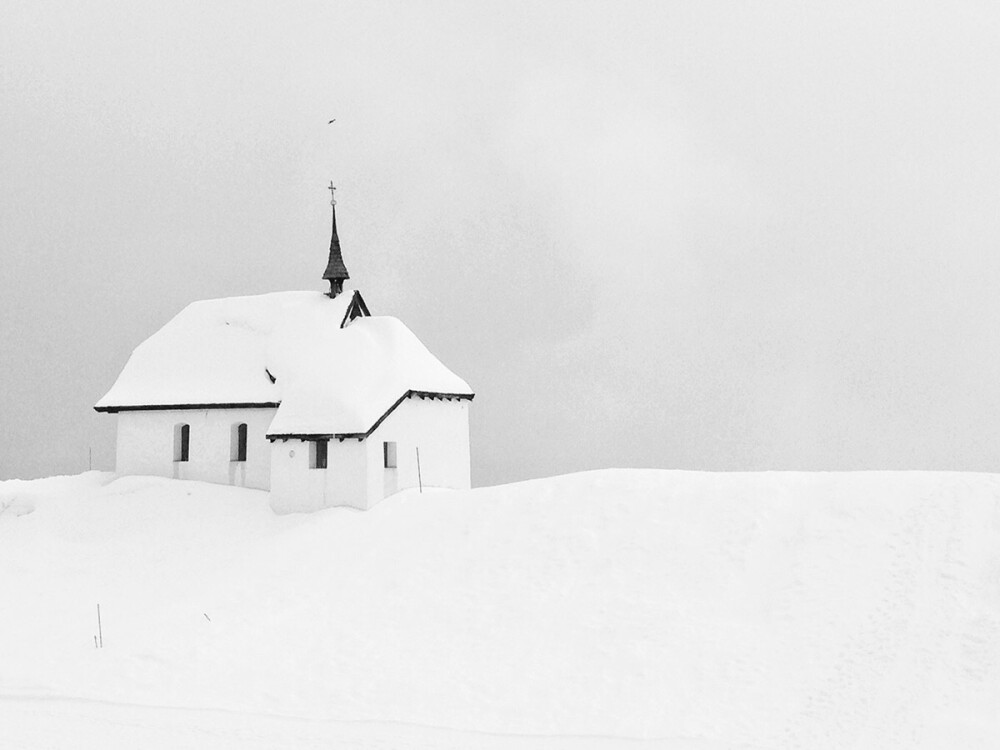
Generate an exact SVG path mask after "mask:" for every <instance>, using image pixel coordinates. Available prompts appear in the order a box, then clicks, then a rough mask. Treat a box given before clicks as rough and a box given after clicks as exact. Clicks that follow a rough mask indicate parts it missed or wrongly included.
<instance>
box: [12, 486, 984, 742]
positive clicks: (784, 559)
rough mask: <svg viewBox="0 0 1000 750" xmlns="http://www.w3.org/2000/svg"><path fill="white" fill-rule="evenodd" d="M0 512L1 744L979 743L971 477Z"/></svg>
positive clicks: (509, 489) (141, 496) (83, 498)
mask: <svg viewBox="0 0 1000 750" xmlns="http://www.w3.org/2000/svg"><path fill="white" fill-rule="evenodd" d="M15 505H16V506H17V507H18V508H22V509H28V508H33V509H34V510H33V511H30V512H29V511H27V510H25V511H24V512H22V513H21V514H19V515H17V514H14V513H11V512H0V571H2V573H0V602H2V606H3V617H2V618H0V722H2V723H3V725H5V726H7V728H8V729H7V731H8V732H10V731H19V732H21V734H20V735H18V736H20V737H21V738H22V745H23V746H25V747H32V746H39V747H41V746H47V745H48V746H59V747H62V746H66V747H80V746H82V745H81V744H80V742H81V740H80V738H81V737H88V736H90V734H89V733H88V729H87V728H88V727H100V726H106V725H108V723H109V722H110V723H112V724H114V725H115V726H116V727H119V729H121V727H122V725H123V722H124V724H128V725H129V726H130V727H131V729H128V728H126V729H122V730H121V731H123V732H125V734H124V735H123V737H125V736H126V735H128V732H133V734H132V735H128V737H131V738H132V739H131V740H127V741H126V739H123V740H122V741H123V743H125V744H124V745H123V746H127V745H128V744H130V742H132V741H138V740H139V739H142V737H143V736H146V735H143V732H146V733H147V735H148V736H150V737H152V736H156V737H171V736H172V737H174V738H175V739H177V741H178V742H180V743H181V744H185V745H186V746H204V747H212V748H215V747H226V748H228V747H257V746H261V747H263V746H267V745H266V742H267V741H269V740H267V737H272V735H269V734H268V732H273V733H275V734H274V735H273V736H279V733H280V732H282V731H285V730H283V729H281V728H280V727H286V729H287V726H286V724H283V722H298V724H297V725H296V726H300V727H301V726H308V727H311V728H310V729H309V730H308V731H306V732H305V733H304V734H303V733H300V734H301V735H302V741H301V742H298V743H293V744H296V746H298V747H309V746H310V744H309V742H310V741H311V740H309V738H310V737H313V738H314V739H316V742H317V743H320V742H326V743H327V744H326V745H320V744H316V746H317V747H318V746H330V745H329V743H330V742H331V741H333V740H334V739H337V738H339V740H337V741H342V742H345V743H347V742H348V739H345V738H350V737H354V740H353V744H350V743H349V744H345V745H344V746H345V747H346V746H353V747H364V746H372V747H376V746H379V747H409V746H411V744H412V745H413V746H421V744H422V745H423V746H435V747H450V746H452V745H451V744H449V743H454V746H456V747H460V746H464V747H473V748H474V747H492V746H503V747H508V746H510V747H535V746H538V747H540V746H541V745H538V744H532V743H537V742H540V741H542V740H541V739H537V738H539V737H541V736H548V737H549V739H550V740H551V742H553V743H555V742H557V741H558V742H559V743H568V744H566V745H565V746H567V747H569V746H572V747H597V746H600V747H619V746H621V747H626V746H628V747H631V746H633V745H635V746H641V747H664V748H699V749H700V748H711V749H712V750H714V749H715V748H723V747H726V748H728V747H734V748H735V747H744V748H802V747H809V748H851V747H857V748H861V747H877V748H894V747H898V748H915V747H917V748H919V747H959V746H961V747H969V748H973V747H983V748H987V747H996V746H998V745H1000V719H998V714H1000V710H998V708H1000V476H993V475H975V474H948V473H925V472H906V473H890V472H885V473H882V472H873V473H865V472H862V473H847V474H799V473H761V474H705V473H695V472H665V471H637V470H617V471H615V470H612V471H599V472H588V473H584V474H576V475H570V476H565V477H556V478H552V479H545V480H537V481H532V482H525V483H520V484H514V485H506V486H502V487H493V488H485V489H477V490H472V491H469V492H451V491H434V492H425V493H424V494H419V493H417V492H416V491H413V492H406V493H401V494H399V495H396V496H394V497H392V498H389V499H387V500H386V501H384V502H383V503H381V504H380V505H378V506H376V507H375V508H374V509H373V510H371V511H368V512H365V513H359V512H355V511H351V510H346V509H333V510H329V511H324V512H322V513H318V514H313V515H308V516H285V517H277V516H274V515H273V514H272V513H271V512H270V511H269V510H268V508H267V495H266V493H263V492H255V491H251V490H241V489H234V488H229V487H220V486H214V485H207V484H201V483H196V482H179V481H173V480H167V479H157V478H149V477H125V478H121V479H115V478H114V476H113V475H109V474H99V473H97V472H90V473H87V474H84V475H81V476H79V477H64V478H53V479H48V480H39V481H35V482H18V481H10V482H3V483H0V509H2V508H4V507H5V506H7V507H8V508H13V507H15ZM97 602H100V603H101V609H102V616H103V629H104V644H105V647H104V649H101V650H98V649H95V648H94V645H93V636H94V634H96V631H97V624H96V612H95V605H96V603H97ZM86 701H96V702H98V703H87V702H86ZM67 706H69V707H70V708H66V707H67ZM87 706H89V708H86V707H87ZM143 706H145V707H147V708H141V707H143ZM123 716H124V717H131V718H130V719H127V720H126V719H123V718H122V717H123ZM18 717H20V718H18ZM32 717H34V718H32ZM44 717H50V718H49V719H48V720H46V719H45V718H44ZM55 717H59V719H58V720H55V721H54V720H52V719H54V718H55ZM115 717H117V718H115ZM213 717H215V718H213ZM219 717H222V718H219ZM233 717H237V718H233ZM129 722H131V724H129ZM358 722H362V724H359V723H358ZM364 722H367V724H364ZM244 725H245V726H246V727H248V728H247V729H246V730H245V731H243V730H239V729H238V727H239V726H244ZM157 726H158V727H160V729H159V730H152V729H150V727H157ZM58 727H63V729H58ZM67 727H68V728H69V729H67ZM73 727H77V729H76V730H75V731H73V735H74V736H75V737H76V743H75V744H74V743H73V742H69V743H68V744H61V741H60V739H59V735H58V732H60V731H63V732H67V731H70V730H71V729H72V728H73ZM199 727H201V729H199ZM366 727H367V728H366ZM407 727H409V729H407ZM95 731H96V730H95ZM171 732H173V734H171ZM352 732H353V733H354V734H351V733H352ZM54 733H55V734H54ZM191 733H193V734H194V735H197V736H198V737H201V738H202V739H204V741H205V743H208V744H203V745H197V743H193V741H192V742H188V739H190V737H189V735H190V734H191ZM435 733H437V734H435ZM95 736H96V735H95ZM296 736H298V735H296ZM32 738H34V739H32ZM185 738H187V739H185ZM261 738H264V739H261ZM470 738H472V739H470ZM490 738H492V739H490ZM556 738H563V739H558V740H557V739H556ZM574 738H575V739H574ZM258 741H259V742H261V743H264V744H259V745H258V744H254V743H255V742H258ZM240 742H243V744H239V743H240ZM489 742H494V743H498V744H495V745H489V744H482V743H489ZM31 743H35V744H31ZM46 743H47V744H46ZM234 743H236V744H234ZM364 743H369V744H368V745H366V744H364ZM406 743H411V744H406ZM477 743H479V744H477ZM956 743H958V744H956ZM95 746H96V744H95ZM164 746H166V745H164ZM271 746H273V744H272V745H271ZM549 746H551V747H559V745H556V744H551V745H549Z"/></svg>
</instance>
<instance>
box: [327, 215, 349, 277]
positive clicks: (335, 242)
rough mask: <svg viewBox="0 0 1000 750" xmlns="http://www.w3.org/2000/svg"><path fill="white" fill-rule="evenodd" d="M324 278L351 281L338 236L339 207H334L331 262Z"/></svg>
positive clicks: (328, 263)
mask: <svg viewBox="0 0 1000 750" xmlns="http://www.w3.org/2000/svg"><path fill="white" fill-rule="evenodd" d="M323 278H324V279H326V280H328V281H329V280H330V279H349V278H351V276H350V274H348V273H347V266H345V265H344V256H343V255H341V254H340V237H338V236H337V207H336V206H333V234H332V235H331V236H330V260H329V261H328V262H327V264H326V271H325V272H324V273H323Z"/></svg>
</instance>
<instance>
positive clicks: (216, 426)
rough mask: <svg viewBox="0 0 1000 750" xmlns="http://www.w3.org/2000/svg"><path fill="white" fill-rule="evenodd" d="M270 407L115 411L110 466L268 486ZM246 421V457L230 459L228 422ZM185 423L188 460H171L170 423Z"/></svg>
mask: <svg viewBox="0 0 1000 750" xmlns="http://www.w3.org/2000/svg"><path fill="white" fill-rule="evenodd" d="M275 411H276V410H275V409H209V410H194V409H190V410H188V409H179V410H163V411H123V412H119V413H118V442H117V453H116V466H115V468H116V471H117V472H118V473H119V474H152V475H155V476H161V477H173V478H174V479H197V480H200V481H204V482H215V483H217V484H231V485H235V486H238V487H251V488H254V489H262V490H266V489H270V475H271V446H270V445H269V444H268V442H267V438H266V437H265V436H266V434H267V428H268V426H269V425H270V424H271V420H272V419H274V414H275ZM241 422H245V423H246V425H247V460H246V461H245V462H233V461H231V460H230V450H231V444H232V443H231V441H232V429H233V425H235V424H239V423H241ZM178 424H188V425H190V427H191V433H190V435H191V437H190V450H189V460H188V461H185V462H178V461H174V427H175V425H178Z"/></svg>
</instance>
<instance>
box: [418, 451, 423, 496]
mask: <svg viewBox="0 0 1000 750" xmlns="http://www.w3.org/2000/svg"><path fill="white" fill-rule="evenodd" d="M417 482H419V483H420V494H421V495H422V494H424V480H423V478H422V477H421V476H420V446H417Z"/></svg>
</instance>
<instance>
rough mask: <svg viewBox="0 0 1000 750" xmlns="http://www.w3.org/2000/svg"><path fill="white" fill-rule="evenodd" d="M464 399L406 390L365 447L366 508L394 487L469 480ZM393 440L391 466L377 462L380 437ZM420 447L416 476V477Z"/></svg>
mask: <svg viewBox="0 0 1000 750" xmlns="http://www.w3.org/2000/svg"><path fill="white" fill-rule="evenodd" d="M470 403H471V402H470V401H468V400H452V401H445V400H437V399H430V398H427V399H421V398H420V397H419V396H411V397H410V398H408V399H406V400H405V401H404V402H403V403H401V404H400V405H399V406H398V407H396V410H395V411H394V412H393V413H392V414H390V415H389V416H388V417H386V419H385V421H384V422H382V424H380V425H379V426H378V429H376V430H375V432H373V433H372V434H371V435H370V436H369V437H368V439H367V440H365V445H366V447H367V451H368V504H367V506H366V507H368V508H370V507H372V506H373V505H375V503H377V502H379V501H380V500H382V499H383V498H385V497H388V496H389V495H391V494H393V493H394V492H398V491H399V490H404V489H408V488H410V487H416V486H418V484H419V483H420V482H421V481H422V483H423V486H424V487H448V488H451V489H457V490H463V489H469V488H470V487H471V486H472V463H471V457H470V451H469V404H470ZM383 442H395V443H396V465H397V468H395V469H386V468H384V466H383V454H382V443H383ZM417 448H420V477H419V479H418V477H417Z"/></svg>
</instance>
